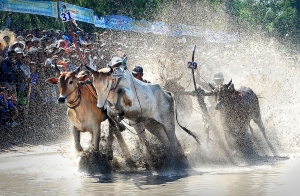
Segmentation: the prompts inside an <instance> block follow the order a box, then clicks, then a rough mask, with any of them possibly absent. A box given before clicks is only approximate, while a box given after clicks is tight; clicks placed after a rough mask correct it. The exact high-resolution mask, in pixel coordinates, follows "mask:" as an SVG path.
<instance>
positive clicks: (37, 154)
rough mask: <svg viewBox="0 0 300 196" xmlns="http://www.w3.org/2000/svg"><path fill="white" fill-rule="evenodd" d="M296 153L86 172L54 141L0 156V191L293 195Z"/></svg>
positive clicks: (299, 157)
mask: <svg viewBox="0 0 300 196" xmlns="http://www.w3.org/2000/svg"><path fill="white" fill-rule="evenodd" d="M299 164H300V155H293V156H291V157H290V159H288V160H284V161H279V162H272V163H265V164H262V165H259V166H258V165H256V166H245V167H234V166H222V167H221V166H218V165H211V166H205V167H198V168H193V169H190V170H188V171H169V172H165V173H155V172H116V173H112V174H109V175H94V176H88V175H85V174H84V173H80V172H78V165H77V164H76V163H75V161H74V160H72V159H71V158H70V157H68V155H67V154H66V152H63V151H62V150H61V148H60V147H58V146H57V145H53V146H38V147H34V148H30V149H29V150H28V148H19V149H17V150H16V151H13V152H7V153H4V154H1V155H0V173H1V175H0V182H1V183H0V195H270V196H274V195H279V196H281V195H298V194H299V191H300V187H299V185H298V182H299V180H300V168H299Z"/></svg>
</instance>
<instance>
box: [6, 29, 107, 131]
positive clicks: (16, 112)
mask: <svg viewBox="0 0 300 196" xmlns="http://www.w3.org/2000/svg"><path fill="white" fill-rule="evenodd" d="M74 37H75V38H76V41H77V42H76V43H77V44H75V43H74ZM104 37H105V33H104V34H101V35H100V34H98V33H86V32H83V31H75V32H73V35H72V32H71V31H65V32H62V31H60V30H35V29H33V30H27V29H23V30H17V31H11V30H9V29H4V30H3V31H1V32H0V123H1V125H0V126H1V127H7V128H14V127H17V126H20V124H22V122H23V120H24V117H26V116H31V117H33V118H34V121H30V122H26V123H27V124H30V123H31V124H34V123H38V124H41V122H40V121H43V120H45V119H48V120H49V118H51V115H52V116H53V115H54V114H55V108H58V107H57V106H55V107H54V106H53V105H52V104H53V103H55V102H56V100H57V98H58V95H57V93H58V92H57V88H56V87H55V86H53V85H47V84H46V83H45V79H47V78H49V77H53V76H55V75H56V71H55V67H54V64H57V66H58V67H59V69H61V70H63V71H72V70H74V69H76V67H77V66H79V65H80V64H82V62H83V63H84V64H89V65H90V66H94V68H97V69H98V68H100V67H101V66H105V65H106V64H105V63H104V62H105V61H104V60H103V59H104V56H105V54H104V53H103V51H105V50H99V48H101V47H103V48H104V46H105V45H106V44H105V42H104V39H105V38H104ZM76 46H78V47H76ZM101 51H102V52H101ZM80 55H82V58H80ZM101 62H103V63H102V64H101ZM106 62H107V61H106ZM46 114H47V115H50V116H45V115H46Z"/></svg>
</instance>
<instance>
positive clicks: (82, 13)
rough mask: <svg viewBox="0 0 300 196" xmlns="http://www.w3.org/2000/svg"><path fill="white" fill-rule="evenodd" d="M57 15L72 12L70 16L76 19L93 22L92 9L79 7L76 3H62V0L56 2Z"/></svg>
mask: <svg viewBox="0 0 300 196" xmlns="http://www.w3.org/2000/svg"><path fill="white" fill-rule="evenodd" d="M58 11H59V16H60V15H61V14H62V13H66V12H69V13H72V18H73V19H75V20H78V21H82V22H87V23H91V24H94V11H93V10H91V9H87V8H84V7H79V6H76V5H72V4H68V3H64V2H62V1H59V2H58Z"/></svg>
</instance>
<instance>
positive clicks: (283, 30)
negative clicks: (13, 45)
mask: <svg viewBox="0 0 300 196" xmlns="http://www.w3.org/2000/svg"><path fill="white" fill-rule="evenodd" d="M186 1H190V2H191V3H193V2H196V1H201V0H186ZM202 1H206V2H207V3H209V4H210V5H211V6H212V8H213V9H224V10H225V11H226V12H227V13H228V14H229V15H230V16H231V17H232V20H235V21H237V22H238V23H240V24H242V25H243V26H244V27H246V28H247V29H249V30H254V31H255V30H256V29H257V28H260V29H262V30H263V31H264V32H266V33H267V34H269V35H270V36H275V37H277V38H278V39H283V38H284V40H285V42H286V41H288V42H289V43H292V44H293V45H294V46H296V45H298V44H299V43H300V40H299V38H300V1H299V0H202ZM64 2H67V3H71V4H75V5H78V6H82V7H86V8H90V9H93V10H94V12H95V14H97V15H98V16H104V15H113V14H117V15H126V16H129V17H132V18H135V19H137V20H141V19H144V20H149V21H151V20H153V19H154V16H155V14H156V13H158V12H159V11H160V10H161V8H162V6H164V5H166V3H169V2H172V3H178V4H180V2H181V1H180V0H88V1H86V0H64ZM6 14H7V13H6V12H1V13H0V22H1V24H3V25H4V24H5V23H4V18H5V16H6ZM12 20H13V21H12V23H13V25H14V26H13V27H14V28H15V29H22V28H26V29H31V28H34V27H35V28H38V29H62V30H63V28H64V26H63V23H62V22H61V21H60V19H54V18H51V17H46V16H40V15H30V14H21V13H13V17H12ZM79 24H80V26H81V27H82V28H84V29H85V30H86V31H95V30H96V29H95V28H94V26H93V25H91V24H87V23H80V22H79ZM97 30H99V29H98V28H97Z"/></svg>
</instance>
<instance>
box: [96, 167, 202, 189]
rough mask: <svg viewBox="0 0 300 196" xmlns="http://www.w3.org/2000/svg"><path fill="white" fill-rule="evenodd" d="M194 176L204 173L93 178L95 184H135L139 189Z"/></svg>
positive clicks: (172, 172)
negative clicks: (143, 186)
mask: <svg viewBox="0 0 300 196" xmlns="http://www.w3.org/2000/svg"><path fill="white" fill-rule="evenodd" d="M193 175H203V172H198V171H194V170H182V171H169V172H158V173H153V172H152V171H137V172H118V173H110V174H103V175H98V176H92V177H93V178H96V179H98V181H96V182H95V183H120V182H133V183H134V184H135V185H136V186H137V187H140V186H142V185H161V184H166V183H170V182H175V181H177V180H180V179H182V178H186V177H189V176H193Z"/></svg>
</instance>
